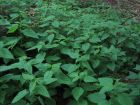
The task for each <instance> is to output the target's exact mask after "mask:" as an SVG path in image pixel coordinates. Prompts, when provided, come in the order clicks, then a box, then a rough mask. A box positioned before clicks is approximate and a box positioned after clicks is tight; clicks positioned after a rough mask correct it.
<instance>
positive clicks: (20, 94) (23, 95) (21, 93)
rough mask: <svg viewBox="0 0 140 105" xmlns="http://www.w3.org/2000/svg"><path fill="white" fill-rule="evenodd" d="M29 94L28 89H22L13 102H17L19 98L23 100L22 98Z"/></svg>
mask: <svg viewBox="0 0 140 105" xmlns="http://www.w3.org/2000/svg"><path fill="white" fill-rule="evenodd" d="M27 94H28V91H27V90H26V89H24V90H22V91H20V92H19V93H18V94H17V95H16V96H15V97H14V99H13V100H12V103H16V102H18V101H19V100H21V99H22V98H24V97H25V96H26V95H27Z"/></svg>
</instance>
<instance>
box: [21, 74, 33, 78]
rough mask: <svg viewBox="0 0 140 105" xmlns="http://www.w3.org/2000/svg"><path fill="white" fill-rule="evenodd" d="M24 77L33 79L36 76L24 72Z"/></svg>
mask: <svg viewBox="0 0 140 105" xmlns="http://www.w3.org/2000/svg"><path fill="white" fill-rule="evenodd" d="M22 77H23V79H25V80H32V79H34V76H33V75H30V74H25V73H22Z"/></svg>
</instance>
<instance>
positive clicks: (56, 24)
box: [52, 21, 60, 28]
mask: <svg viewBox="0 0 140 105" xmlns="http://www.w3.org/2000/svg"><path fill="white" fill-rule="evenodd" d="M52 26H54V27H55V28H58V27H59V26H60V23H59V21H54V22H52Z"/></svg>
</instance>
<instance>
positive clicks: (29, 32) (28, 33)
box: [22, 29, 38, 38]
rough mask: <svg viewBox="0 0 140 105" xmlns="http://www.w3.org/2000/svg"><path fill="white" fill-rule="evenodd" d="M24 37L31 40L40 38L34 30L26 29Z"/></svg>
mask: <svg viewBox="0 0 140 105" xmlns="http://www.w3.org/2000/svg"><path fill="white" fill-rule="evenodd" d="M22 33H23V35H25V36H27V37H31V38H38V34H37V33H36V32H35V31H33V30H32V29H24V30H22Z"/></svg>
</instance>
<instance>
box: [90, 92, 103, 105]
mask: <svg viewBox="0 0 140 105" xmlns="http://www.w3.org/2000/svg"><path fill="white" fill-rule="evenodd" d="M105 98H106V96H105V94H101V93H98V92H97V93H92V94H89V95H88V100H89V101H90V102H93V103H99V102H101V101H104V100H105Z"/></svg>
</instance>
